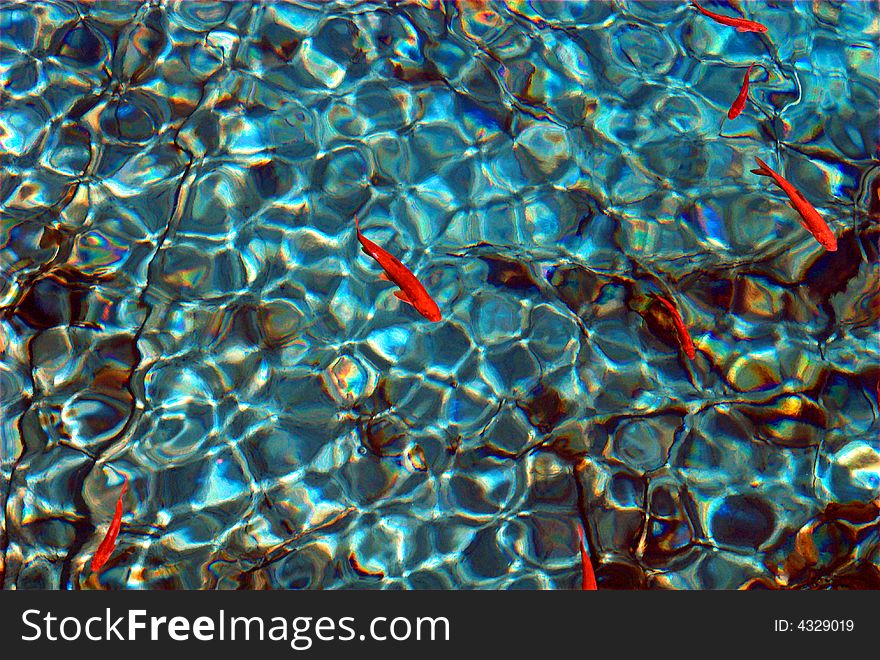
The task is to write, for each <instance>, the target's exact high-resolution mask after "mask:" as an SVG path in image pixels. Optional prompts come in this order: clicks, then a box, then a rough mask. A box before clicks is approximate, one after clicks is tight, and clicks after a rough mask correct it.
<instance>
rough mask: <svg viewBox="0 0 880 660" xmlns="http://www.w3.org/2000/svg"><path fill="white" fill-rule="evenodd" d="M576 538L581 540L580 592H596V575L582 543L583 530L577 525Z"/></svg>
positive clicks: (584, 544) (585, 547)
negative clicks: (581, 572) (581, 574)
mask: <svg viewBox="0 0 880 660" xmlns="http://www.w3.org/2000/svg"><path fill="white" fill-rule="evenodd" d="M578 536H579V537H580V540H581V569H582V570H583V577H582V578H581V590H583V591H596V590H597V589H598V587H596V575H595V573H593V563H592V562H591V561H590V555H589V554H588V553H587V546H586V543H585V542H584V528H583V527H582V526H580V525H578Z"/></svg>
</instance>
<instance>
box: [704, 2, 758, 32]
mask: <svg viewBox="0 0 880 660" xmlns="http://www.w3.org/2000/svg"><path fill="white" fill-rule="evenodd" d="M691 4H692V5H693V6H694V7H696V8H697V11H699V12H700V13H701V14H703V15H704V16H708V17H709V18H711V19H712V20H713V21H715V22H716V23H721V25H729V26H730V27H735V28H736V31H737V32H766V31H767V26H766V25H761V24H760V23H756V22H755V21H749V20H746V19H745V18H734V17H732V16H722V15H721V14H716V13H715V12H712V11H709V10H708V9H703V8H702V7H701V6H700V5H698V4H697V3H696V2H695V0H691Z"/></svg>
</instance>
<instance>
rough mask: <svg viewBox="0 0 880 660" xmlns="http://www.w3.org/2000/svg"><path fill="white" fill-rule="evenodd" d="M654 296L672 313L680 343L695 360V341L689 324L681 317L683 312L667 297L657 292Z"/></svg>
mask: <svg viewBox="0 0 880 660" xmlns="http://www.w3.org/2000/svg"><path fill="white" fill-rule="evenodd" d="M654 297H655V298H656V299H657V300H658V301H660V304H662V305H663V306H664V307H665V308H666V309H667V311H669V313H670V314H672V322H673V323H674V324H675V330H676V332H677V333H678V343H679V344H681V347H682V349H684V352H685V353H687V356H688V357H689V358H690V359H691V360H693V359H694V358H695V357H696V352H694V342H693V340H692V339H691V335H690V333H689V332H688V329H687V326H686V325H685V324H684V321H682V319H681V314H679V313H678V309H676V307H675V305H673V304H672V303H671V302H669V301H668V300H666V298H663V297H662V296H658V295H656V294H654Z"/></svg>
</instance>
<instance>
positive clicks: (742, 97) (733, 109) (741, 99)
mask: <svg viewBox="0 0 880 660" xmlns="http://www.w3.org/2000/svg"><path fill="white" fill-rule="evenodd" d="M753 66H755V65H754V64H750V65H749V68H748V70H747V71H746V76H745V78H743V84H742V88H741V89H740V90H739V96H737V97H736V100H735V101H734V102H733V105H732V106H730V110H728V111H727V118H728V119H736V118H737V117H739V113H741V112H742V111H743V108H745V107H746V99H748V97H749V74H751V73H752V67H753Z"/></svg>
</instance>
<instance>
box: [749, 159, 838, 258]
mask: <svg viewBox="0 0 880 660" xmlns="http://www.w3.org/2000/svg"><path fill="white" fill-rule="evenodd" d="M755 160H756V161H758V165H760V166H761V167H760V169H757V170H752V174H757V175H759V176H769V177H770V178H771V179H773V182H774V183H775V184H776V185H777V186H779V187H780V188H782V191H783V192H784V193H785V194H786V195H788V199H789V200H790V202H789V203H790V205H791V208H793V209H794V210H795V211H797V212H798V213H800V214H801V218H803V220H802V221H801V225H803V227H804V229H806V230H807V231H808V232H810V233H811V234H812V235H813V236H815V238H816V240H817V241H819V243H820V244H821V245H822V247H824V248H825V249H826V250H828V251H829V252H835V251H836V250H837V237H836V236H835V235H834V232H833V231H831V228H830V227H829V226H828V225H827V224H826V223H825V221H824V220H823V219H822V216H821V215H819V212H818V211H817V210H816V209H815V208H813V205H812V204H810V203H809V202H808V201H807V199H806V197H804V196H803V195H802V194H801V191H800V190H798V189H797V188H795V187H794V186H793V185H791V184H790V183H789V182H788V181H786V180H785V179H783V178H782V177H781V176H780V175H778V174H777V173H776V172H774V171H773V170H771V169H770V167H769V166H768V165H767V163H765V162H764V161H763V160H761V159H760V158H755Z"/></svg>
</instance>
